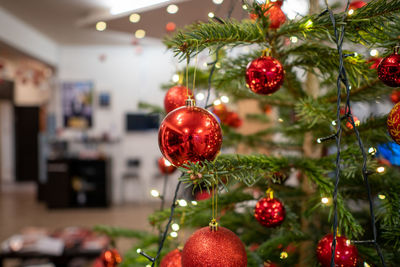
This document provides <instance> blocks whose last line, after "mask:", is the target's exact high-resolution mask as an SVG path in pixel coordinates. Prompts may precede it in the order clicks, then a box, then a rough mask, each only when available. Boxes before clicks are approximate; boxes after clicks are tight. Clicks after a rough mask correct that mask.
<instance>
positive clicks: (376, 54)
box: [369, 49, 379, 57]
mask: <svg viewBox="0 0 400 267" xmlns="http://www.w3.org/2000/svg"><path fill="white" fill-rule="evenodd" d="M369 54H370V55H371V57H377V56H378V55H379V52H378V50H376V49H372V50H371V51H370V52H369Z"/></svg>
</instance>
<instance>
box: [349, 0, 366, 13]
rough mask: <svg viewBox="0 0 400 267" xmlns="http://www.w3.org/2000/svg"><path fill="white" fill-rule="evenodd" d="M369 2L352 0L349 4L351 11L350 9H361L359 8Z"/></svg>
mask: <svg viewBox="0 0 400 267" xmlns="http://www.w3.org/2000/svg"><path fill="white" fill-rule="evenodd" d="M366 4H367V3H365V2H364V1H353V2H351V3H350V5H349V11H350V10H353V11H354V10H356V9H359V8H361V7H363V6H365V5H366Z"/></svg>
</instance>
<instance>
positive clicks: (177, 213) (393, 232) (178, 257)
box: [96, 0, 400, 267]
mask: <svg viewBox="0 0 400 267" xmlns="http://www.w3.org/2000/svg"><path fill="white" fill-rule="evenodd" d="M345 2H346V3H345V4H344V5H334V6H329V5H328V3H327V2H326V5H325V6H321V7H319V5H318V3H319V1H316V0H310V15H307V16H304V17H299V16H298V17H296V18H295V19H293V20H289V19H287V18H286V17H285V15H284V13H283V12H282V10H281V5H282V1H280V0H276V1H270V2H269V1H267V3H265V4H259V3H258V2H257V1H254V3H247V2H245V1H244V2H243V3H240V5H239V2H238V1H231V5H232V6H231V9H230V10H229V14H228V15H227V17H226V18H222V17H216V16H212V15H211V17H212V18H211V19H210V21H209V22H204V23H203V22H199V23H194V24H192V25H189V26H187V27H186V28H184V29H181V30H179V31H178V32H177V33H176V34H174V35H172V36H169V37H167V38H166V39H165V44H166V46H167V47H168V49H170V50H172V51H174V53H175V56H176V57H177V58H179V59H180V60H182V61H186V62H187V67H186V68H185V69H184V70H182V73H184V74H185V75H182V76H183V77H182V79H183V80H182V79H181V81H180V85H179V86H176V84H168V85H166V87H167V88H171V89H169V91H168V92H167V96H166V100H165V101H166V103H165V104H166V105H165V107H166V110H167V112H169V113H168V114H167V115H166V117H165V119H164V121H163V122H162V124H161V127H160V133H159V134H160V137H159V143H160V149H161V151H162V153H163V155H164V156H165V157H166V158H167V159H168V160H169V161H170V162H171V163H172V164H173V165H176V166H177V167H178V168H179V171H181V172H182V175H181V177H180V178H179V181H180V182H179V183H178V187H177V189H176V192H175V198H174V201H173V203H172V204H171V208H168V209H163V210H161V211H156V212H154V214H152V215H151V216H150V218H149V223H150V224H151V225H153V226H154V227H155V231H154V232H152V233H145V232H138V231H133V230H129V229H120V228H112V227H108V226H97V227H96V229H97V230H98V231H99V232H103V233H106V234H108V235H109V236H111V237H112V238H119V237H129V238H133V239H137V241H136V242H135V245H134V247H133V248H132V249H131V250H130V251H128V252H127V253H126V254H125V255H124V256H123V262H122V263H121V265H120V266H184V267H192V266H214V267H216V266H221V267H222V266H224V267H229V266H232V267H233V266H235V267H241V266H400V259H399V257H398V255H399V253H400V230H399V229H400V196H399V193H400V179H399V169H398V168H397V167H395V166H392V165H391V164H390V163H389V161H387V160H383V157H382V156H384V154H385V153H386V154H390V155H393V153H395V152H396V149H398V148H397V147H396V146H395V144H394V143H391V142H393V140H394V141H395V142H397V143H400V138H399V137H400V131H399V130H398V129H399V128H398V127H399V126H398V124H399V123H400V121H399V115H398V112H400V111H399V110H398V109H399V106H397V105H396V106H395V107H394V108H393V110H392V112H391V113H390V115H389V118H388V116H387V114H383V115H379V114H378V115H374V116H368V118H366V119H362V121H360V120H359V119H358V118H357V117H356V116H354V115H353V113H352V112H353V110H352V108H351V107H352V106H357V107H359V106H360V105H364V106H365V105H373V104H375V102H376V101H385V100H386V99H389V97H388V96H389V95H390V94H392V97H391V98H392V100H393V101H397V100H398V99H397V98H398V97H397V98H396V96H397V95H398V92H396V91H394V90H395V89H394V88H393V87H400V75H399V73H400V60H399V57H400V56H398V55H397V52H398V48H397V47H396V45H397V44H398V43H399V36H400V1H399V0H392V1H390V0H375V1H371V2H369V3H368V4H366V3H364V2H362V1H354V2H353V3H351V4H350V3H347V1H345ZM235 4H237V5H236V6H235ZM242 4H243V6H242ZM349 4H350V5H349ZM233 8H243V9H245V10H247V11H248V12H249V14H250V16H249V18H247V19H243V20H242V21H237V20H234V19H230V18H229V17H230V15H231V13H232V10H233ZM245 47H248V49H247V52H246V50H245V49H244V48H245ZM393 49H394V50H395V52H393ZM203 51H209V52H210V56H211V57H212V58H213V60H212V62H211V63H209V64H208V67H207V69H200V68H198V67H197V65H196V62H197V56H198V54H199V53H202V52H203ZM370 51H371V54H372V55H376V53H377V51H380V52H381V53H382V58H385V59H384V60H382V61H380V59H378V58H369V55H368V56H367V53H368V54H369V52H370ZM377 62H380V64H379V65H378V63H377ZM193 81H194V83H193V86H190V87H191V88H190V90H189V89H188V87H189V84H191V83H192V82H193ZM182 84H186V86H183V85H182ZM174 86H175V87H174ZM211 88H212V89H211ZM200 90H205V91H206V97H205V99H204V101H202V106H198V107H195V106H194V105H195V104H194V100H193V95H196V93H197V92H199V91H200ZM210 93H212V95H213V96H215V99H217V101H214V103H213V104H210V103H209V102H210V100H214V99H211V98H212V97H210ZM222 96H223V97H225V98H227V96H229V99H230V100H232V101H233V102H235V103H236V107H239V111H240V112H241V114H243V113H245V112H246V111H247V110H248V109H249V107H251V110H259V112H257V113H251V112H247V114H246V116H245V117H242V118H240V116H238V114H237V113H235V112H233V111H230V110H229V109H233V108H232V107H233V106H235V105H233V106H230V107H227V105H224V104H223V103H221V101H220V100H224V99H222ZM188 98H189V100H187V99H188ZM396 99H397V100H396ZM198 102H199V103H200V102H201V101H198ZM222 102H224V101H222ZM225 102H226V101H225ZM185 105H186V106H185ZM181 106H183V107H181ZM142 107H146V108H148V109H152V110H153V111H157V112H163V110H162V109H161V108H158V107H154V106H151V105H146V104H142ZM175 108H178V109H175ZM207 109H208V110H209V111H212V112H213V114H212V113H210V112H209V111H207ZM354 109H356V108H354ZM164 115H165V113H164ZM217 117H218V119H219V120H220V122H217ZM243 121H244V122H245V124H246V122H251V123H256V124H258V125H261V126H262V127H261V128H260V130H259V131H256V132H252V133H250V134H248V133H247V134H244V133H243V132H242V131H240V128H241V127H245V126H246V125H242V126H241V124H242V122H243ZM185 127H186V128H185ZM220 127H222V134H221V129H220ZM388 129H389V132H388ZM155 142H156V140H155ZM221 143H222V153H218V152H219V151H220V147H221ZM229 147H230V148H232V147H233V148H235V153H226V152H224V151H226V149H225V148H229ZM378 147H379V149H378ZM241 151H242V152H243V153H241ZM377 151H378V152H379V157H378V155H377ZM164 165H165V162H162V161H161V162H160V167H162V168H166V167H169V166H164ZM167 165H169V164H167ZM162 170H163V169H162ZM164 172H165V173H167V172H169V170H165V169H164ZM289 178H290V179H289ZM287 180H289V181H290V182H288V181H287ZM179 186H185V187H187V188H189V190H190V192H191V193H192V195H196V194H197V195H198V196H200V195H201V197H198V198H197V199H198V200H199V201H192V200H193V199H194V198H190V197H187V198H186V200H182V197H179V201H177V194H178V189H179ZM156 195H157V194H156ZM200 199H205V200H200ZM157 229H158V231H156V230H157ZM228 229H229V230H228ZM178 231H183V232H185V233H187V236H190V237H189V238H185V239H183V240H182V238H181V235H179V236H178V234H177V233H178ZM192 233H193V234H192ZM177 249H178V250H177ZM182 249H183V250H182Z"/></svg>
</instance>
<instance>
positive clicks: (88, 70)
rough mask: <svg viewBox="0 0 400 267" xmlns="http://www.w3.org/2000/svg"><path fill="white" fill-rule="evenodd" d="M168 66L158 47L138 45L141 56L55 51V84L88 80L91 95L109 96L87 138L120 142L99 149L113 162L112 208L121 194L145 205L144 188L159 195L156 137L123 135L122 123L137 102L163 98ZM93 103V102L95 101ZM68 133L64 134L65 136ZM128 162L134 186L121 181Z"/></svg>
mask: <svg viewBox="0 0 400 267" xmlns="http://www.w3.org/2000/svg"><path fill="white" fill-rule="evenodd" d="M100 55H105V56H106V59H105V60H104V61H103V62H101V61H100V60H99V57H100ZM172 60H173V59H172V55H171V54H170V53H166V52H165V47H164V46H163V45H162V44H161V42H152V43H151V44H148V45H143V48H142V53H137V48H135V47H133V46H65V47H61V48H60V61H59V73H58V76H59V79H60V82H62V81H82V80H83V81H87V80H90V81H93V82H94V84H95V92H99V91H100V92H101V91H109V92H111V108H110V109H99V108H98V107H97V105H95V111H94V118H93V119H94V126H93V128H92V129H91V130H90V132H91V133H97V134H101V133H102V132H104V131H111V134H112V136H114V137H119V138H120V139H121V141H120V142H119V143H117V144H115V145H107V146H108V147H107V148H105V149H106V150H108V151H109V153H111V155H112V157H113V183H112V187H113V189H112V191H113V202H114V203H118V202H119V201H120V200H121V199H122V195H121V194H125V199H126V200H128V201H145V200H149V199H151V198H150V196H149V191H150V188H153V187H156V188H158V189H161V179H154V178H153V176H154V174H155V173H156V172H157V169H156V167H155V159H157V158H158V157H159V156H160V152H159V149H158V141H157V131H152V132H144V133H126V132H125V120H124V118H125V114H126V112H134V111H137V110H138V108H137V104H138V102H139V101H146V102H150V103H154V104H159V105H162V101H163V98H164V93H163V92H162V91H161V90H160V84H161V83H164V82H166V81H168V80H169V79H170V78H171V76H172V74H173V72H174V67H173V66H174V64H173V62H172ZM58 90H59V89H58ZM60 95H61V94H60V91H58V92H57V94H56V96H57V97H56V98H55V100H56V102H55V103H53V105H52V107H51V109H53V110H54V111H55V112H56V114H57V122H58V123H59V125H58V127H61V126H62V125H61V124H62V120H61V97H60ZM94 102H97V98H96V97H95V99H94ZM71 131H72V130H69V131H68V132H69V133H68V132H67V133H65V134H66V135H68V134H71ZM110 146H111V147H110ZM133 157H140V158H142V166H141V173H140V180H139V181H137V182H136V181H132V180H129V181H128V182H127V183H126V184H125V186H123V185H122V184H121V177H122V175H123V173H124V171H125V169H126V168H125V162H126V159H127V158H133ZM171 180H175V181H176V179H171ZM172 186H173V185H172ZM123 187H124V188H123ZM122 189H124V190H122ZM121 191H125V192H124V193H123V192H121Z"/></svg>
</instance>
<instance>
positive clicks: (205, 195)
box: [195, 189, 212, 201]
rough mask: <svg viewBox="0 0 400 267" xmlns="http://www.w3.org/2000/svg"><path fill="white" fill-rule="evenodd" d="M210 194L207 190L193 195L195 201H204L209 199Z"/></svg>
mask: <svg viewBox="0 0 400 267" xmlns="http://www.w3.org/2000/svg"><path fill="white" fill-rule="evenodd" d="M211 194H212V193H211V192H208V191H207V189H203V190H202V191H198V192H197V193H196V194H195V199H196V201H201V200H206V199H209V198H211Z"/></svg>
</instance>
